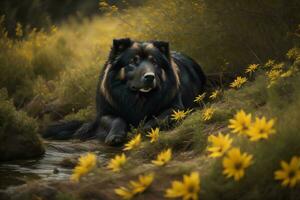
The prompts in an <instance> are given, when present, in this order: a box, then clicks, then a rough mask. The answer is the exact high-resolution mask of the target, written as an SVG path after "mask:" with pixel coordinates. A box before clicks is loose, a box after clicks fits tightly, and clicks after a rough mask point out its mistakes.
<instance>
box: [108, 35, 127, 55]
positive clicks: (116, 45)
mask: <svg viewBox="0 0 300 200" xmlns="http://www.w3.org/2000/svg"><path fill="white" fill-rule="evenodd" d="M131 45H132V41H131V39H130V38H122V39H114V40H113V46H112V50H113V52H114V54H119V53H122V52H123V51H125V50H126V49H128V48H129V47H131Z"/></svg>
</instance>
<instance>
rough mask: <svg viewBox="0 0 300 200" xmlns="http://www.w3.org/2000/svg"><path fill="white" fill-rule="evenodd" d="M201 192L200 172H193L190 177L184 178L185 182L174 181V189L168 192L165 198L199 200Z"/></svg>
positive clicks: (185, 176)
mask: <svg viewBox="0 0 300 200" xmlns="http://www.w3.org/2000/svg"><path fill="white" fill-rule="evenodd" d="M199 191H200V176H199V173H198V172H192V173H191V174H190V175H189V176H188V175H184V176H183V182H181V181H173V182H172V187H171V188H169V189H167V190H166V194H165V197H167V198H178V197H182V198H183V199H184V200H188V199H189V200H190V199H191V200H198V193H199Z"/></svg>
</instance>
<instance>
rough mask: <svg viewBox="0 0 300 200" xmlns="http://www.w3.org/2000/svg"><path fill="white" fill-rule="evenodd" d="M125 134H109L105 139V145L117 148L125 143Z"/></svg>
mask: <svg viewBox="0 0 300 200" xmlns="http://www.w3.org/2000/svg"><path fill="white" fill-rule="evenodd" d="M125 139H126V135H125V134H108V135H107V136H106V138H105V144H108V145H111V146H116V145H120V144H123V143H124V142H125Z"/></svg>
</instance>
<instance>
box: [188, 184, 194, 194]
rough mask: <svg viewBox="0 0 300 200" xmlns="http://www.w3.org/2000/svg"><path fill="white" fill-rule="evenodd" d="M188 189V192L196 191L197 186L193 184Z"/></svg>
mask: <svg viewBox="0 0 300 200" xmlns="http://www.w3.org/2000/svg"><path fill="white" fill-rule="evenodd" d="M187 191H188V193H194V192H195V187H194V186H193V185H189V186H188V187H187Z"/></svg>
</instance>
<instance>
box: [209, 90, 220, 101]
mask: <svg viewBox="0 0 300 200" xmlns="http://www.w3.org/2000/svg"><path fill="white" fill-rule="evenodd" d="M220 94H221V91H220V90H215V91H213V92H212V94H211V95H210V96H209V98H210V99H216V98H217V97H218V96H219V95H220Z"/></svg>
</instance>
